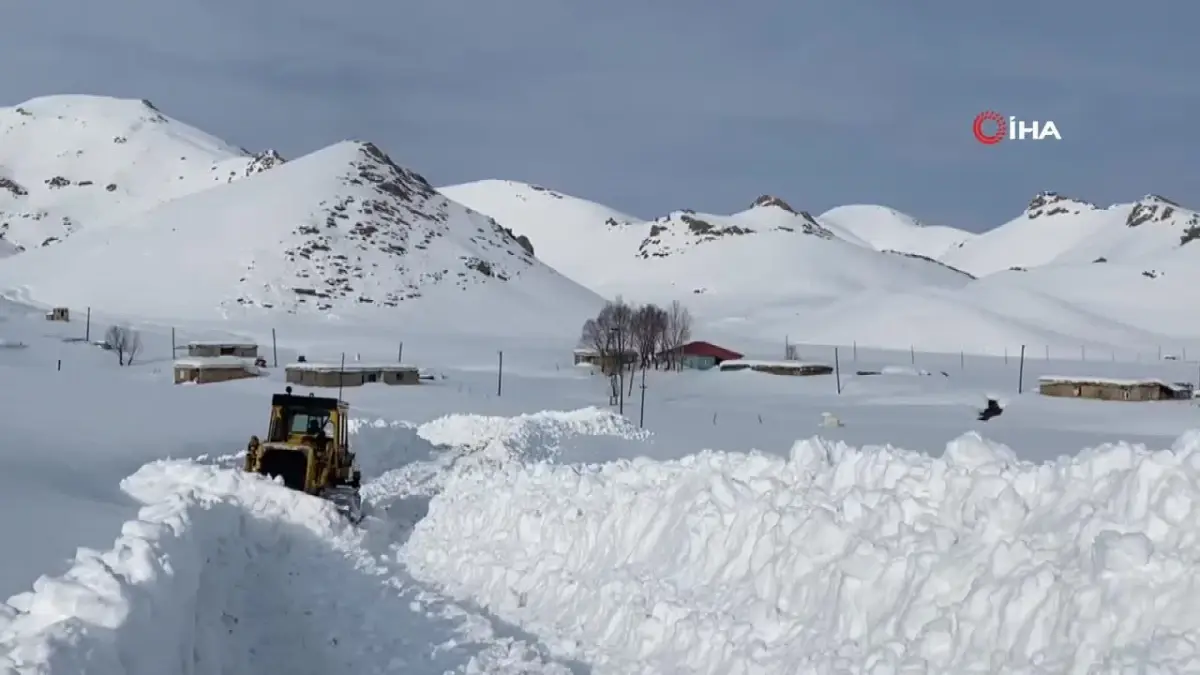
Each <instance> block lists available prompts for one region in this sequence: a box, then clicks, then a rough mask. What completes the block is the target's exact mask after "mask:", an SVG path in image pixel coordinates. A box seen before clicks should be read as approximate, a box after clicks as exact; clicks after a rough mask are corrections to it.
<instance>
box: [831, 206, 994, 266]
mask: <svg viewBox="0 0 1200 675" xmlns="http://www.w3.org/2000/svg"><path fill="white" fill-rule="evenodd" d="M817 220H818V221H820V222H821V223H822V224H823V225H825V226H826V227H830V228H833V229H837V230H840V231H842V232H845V233H847V234H849V235H852V236H853V237H855V238H856V239H858V240H859V241H862V242H865V243H866V244H867V245H869V246H871V247H872V248H875V249H878V250H880V251H900V252H902V253H912V254H915V255H921V256H925V257H928V258H940V257H941V256H942V255H943V254H945V253H946V252H947V251H949V250H950V249H951V248H954V247H957V246H958V245H959V244H962V243H964V242H967V241H970V240H971V239H972V238H974V237H975V236H976V235H975V234H974V233H973V232H967V231H966V230H960V229H958V228H955V227H947V226H945V225H926V224H924V223H922V222H920V221H919V220H917V219H916V218H913V217H912V216H909V215H906V214H903V213H900V212H899V211H897V210H895V209H891V208H888V207H886V206H877V205H874V204H849V205H846V206H838V207H834V208H832V209H830V210H828V211H826V212H825V213H822V214H821V215H820V216H817Z"/></svg>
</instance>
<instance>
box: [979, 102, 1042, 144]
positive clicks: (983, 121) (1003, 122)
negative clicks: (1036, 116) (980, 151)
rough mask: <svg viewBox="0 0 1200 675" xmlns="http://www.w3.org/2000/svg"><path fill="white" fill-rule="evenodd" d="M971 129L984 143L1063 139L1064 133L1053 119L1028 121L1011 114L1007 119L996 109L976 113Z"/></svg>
mask: <svg viewBox="0 0 1200 675" xmlns="http://www.w3.org/2000/svg"><path fill="white" fill-rule="evenodd" d="M971 131H973V132H975V140H977V141H979V142H980V143H983V144H984V145H995V144H997V143H999V142H1000V141H1002V140H1004V139H1006V138H1007V139H1008V140H1010V141H1024V140H1034V141H1043V140H1045V139H1047V138H1053V139H1054V140H1056V141H1061V140H1062V134H1060V133H1058V126H1057V125H1056V124H1054V122H1053V121H1047V122H1038V121H1037V120H1034V121H1033V122H1028V123H1026V122H1025V121H1023V120H1019V119H1017V118H1016V117H1013V116H1011V115H1010V116H1009V117H1008V119H1005V118H1004V116H1003V115H1001V114H1000V113H998V112H996V111H994V110H987V111H984V112H981V113H979V114H978V115H976V116H975V123H974V124H973V125H971Z"/></svg>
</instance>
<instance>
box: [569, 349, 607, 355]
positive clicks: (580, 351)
mask: <svg viewBox="0 0 1200 675" xmlns="http://www.w3.org/2000/svg"><path fill="white" fill-rule="evenodd" d="M572 353H574V354H580V355H582V354H599V353H600V352H599V350H597V349H596V348H595V347H577V348H576V349H575V350H574V352H572Z"/></svg>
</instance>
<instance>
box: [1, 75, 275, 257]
mask: <svg viewBox="0 0 1200 675" xmlns="http://www.w3.org/2000/svg"><path fill="white" fill-rule="evenodd" d="M282 161H283V158H281V157H280V156H279V155H278V154H276V153H275V152H273V151H269V150H268V151H266V152H263V153H260V154H257V155H251V154H250V153H248V152H246V151H245V150H242V149H240V148H235V147H233V146H231V145H229V144H227V143H225V142H224V141H221V140H219V139H217V138H214V137H212V136H210V135H208V134H206V133H204V132H202V131H199V130H198V129H195V128H193V127H191V126H188V125H186V124H184V123H182V122H179V121H177V120H174V119H171V118H169V117H167V116H165V115H163V114H162V113H161V112H159V111H158V110H157V109H156V108H155V107H154V106H153V105H152V104H151V103H150V102H149V101H137V100H130V99H116V98H108V97H104V96H82V95H63V96H47V97H43V98H36V99H33V100H30V101H26V102H24V103H21V104H19V105H16V106H13V107H10V108H0V237H3V238H4V239H7V240H8V242H10V243H11V244H12V245H14V246H16V247H20V248H25V249H29V248H35V247H38V246H49V245H52V244H55V243H58V242H60V241H63V240H64V239H66V238H67V237H69V236H71V235H72V234H73V233H75V232H77V231H79V230H81V229H83V228H86V227H89V226H92V225H95V224H98V223H101V222H103V221H113V220H119V219H121V218H124V217H127V216H130V215H132V214H135V213H139V212H142V211H145V210H147V209H150V208H153V207H154V206H157V205H159V204H162V203H164V202H166V201H168V200H170V199H173V198H175V197H179V196H183V195H186V194H191V193H193V192H197V191H199V190H203V189H206V188H209V187H212V186H214V185H220V184H224V183H228V182H231V181H234V180H237V179H239V178H244V177H246V176H249V175H253V174H255V173H258V172H260V171H263V170H265V169H269V168H271V167H272V166H275V165H277V164H279V163H281V162H282Z"/></svg>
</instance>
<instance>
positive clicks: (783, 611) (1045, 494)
mask: <svg viewBox="0 0 1200 675" xmlns="http://www.w3.org/2000/svg"><path fill="white" fill-rule="evenodd" d="M443 433H444V432H443ZM516 445H519V443H516ZM1198 449H1200V445H1197V444H1196V439H1195V438H1192V439H1190V440H1185V441H1182V442H1181V443H1180V444H1179V445H1178V446H1177V447H1176V448H1175V449H1174V450H1171V451H1162V452H1156V453H1151V452H1148V451H1146V450H1145V449H1142V448H1135V447H1131V446H1128V445H1124V444H1118V445H1114V446H1108V447H1102V448H1098V449H1096V450H1093V451H1090V452H1087V453H1084V454H1083V455H1081V456H1080V457H1076V458H1067V459H1063V460H1059V461H1056V462H1051V463H1046V464H1040V465H1038V464H1032V463H1024V462H1020V461H1018V460H1017V458H1016V456H1015V455H1014V454H1013V452H1012V451H1011V450H1010V449H1008V448H1006V447H1003V446H999V445H996V444H993V443H989V442H988V441H986V440H984V439H982V438H980V437H978V436H977V435H973V434H968V435H965V436H963V437H961V438H959V439H956V440H955V441H952V442H951V443H950V444H949V445H948V447H947V449H946V451H945V453H944V455H943V456H942V457H940V458H935V457H930V456H927V455H921V454H917V453H911V452H907V451H903V450H898V449H894V448H890V447H874V448H862V449H857V448H852V447H849V446H847V445H845V444H842V443H831V442H827V441H822V440H818V439H811V440H804V441H798V442H796V443H795V444H794V445H793V447H792V448H791V450H790V452H789V453H788V456H787V457H786V458H782V457H772V456H769V455H765V454H761V453H749V454H744V453H718V452H703V453H700V454H697V455H691V456H689V457H686V458H684V459H680V460H673V461H665V462H660V461H654V460H649V459H634V460H620V461H616V462H610V463H606V464H603V465H598V466H597V465H592V466H578V465H575V466H555V465H552V464H545V463H541V464H533V465H531V464H528V463H522V462H519V461H510V462H507V463H504V464H501V465H499V466H497V465H496V464H494V463H493V464H488V465H487V466H484V467H481V466H477V465H472V464H463V463H460V464H459V465H457V466H455V468H454V469H453V470H452V473H451V476H450V478H448V479H447V480H446V481H445V483H444V484H443V486H442V491H441V492H440V494H438V496H436V497H435V498H434V500H433V502H432V503H431V505H430V509H429V514H428V515H427V516H426V517H425V518H424V519H423V520H422V521H421V522H420V523H418V524H417V526H416V528H415V530H414V532H413V535H412V537H411V539H410V540H409V543H408V545H407V546H406V547H405V549H404V552H405V559H406V561H407V563H408V565H409V566H410V568H411V569H413V571H414V573H415V574H416V575H417V576H418V577H419V578H423V579H426V580H428V581H430V582H432V583H437V584H440V585H442V586H444V587H445V588H447V589H449V590H450V591H451V592H452V593H454V594H456V595H459V596H461V597H470V598H473V599H475V600H478V601H481V602H482V603H483V604H484V606H485V607H487V608H488V609H489V610H490V611H493V612H495V613H496V614H498V615H499V616H500V617H501V618H503V619H505V620H509V621H514V622H518V623H520V624H521V625H523V626H525V627H527V629H529V630H531V631H532V632H533V633H534V634H536V635H538V636H540V637H542V638H543V639H544V640H546V641H547V644H549V645H550V646H551V648H552V649H556V650H559V651H560V652H561V653H562V654H563V655H566V656H570V657H572V658H578V659H583V660H586V661H588V662H589V663H592V664H593V665H594V667H595V670H594V672H605V673H650V672H663V671H665V670H672V669H674V670H679V669H682V670H684V671H686V672H695V673H753V672H794V670H795V669H796V668H801V669H803V670H805V671H806V672H944V673H954V672H974V670H975V669H977V668H979V667H981V666H987V665H988V664H991V667H992V668H996V667H1001V668H1002V669H1004V670H1006V671H1010V672H1011V671H1013V670H1019V671H1020V672H1030V673H1064V672H1080V673H1082V672H1091V671H1090V670H1089V669H1090V668H1092V667H1093V666H1097V665H1100V664H1105V666H1107V668H1118V667H1122V666H1123V667H1129V666H1132V665H1134V664H1136V665H1137V666H1138V667H1139V668H1142V669H1145V668H1151V669H1153V668H1160V669H1162V672H1187V671H1188V670H1189V669H1194V668H1196V667H1200V657H1198V656H1197V654H1196V652H1195V649H1194V647H1192V646H1190V644H1189V643H1188V640H1189V639H1194V637H1195V636H1196V635H1197V631H1200V613H1197V612H1196V611H1195V610H1194V608H1193V607H1192V606H1191V604H1192V603H1190V602H1189V601H1188V600H1187V599H1186V596H1180V595H1179V594H1178V591H1177V590H1176V589H1177V586H1176V584H1177V583H1190V581H1189V580H1191V579H1192V578H1193V577H1194V571H1193V570H1191V566H1190V565H1189V564H1188V563H1187V562H1186V561H1187V560H1190V559H1192V558H1193V557H1194V556H1195V555H1196V554H1197V553H1198V551H1197V550H1196V543H1195V541H1196V540H1195V536H1194V532H1193V530H1194V527H1195V526H1194V522H1193V521H1192V520H1190V519H1192V518H1194V511H1193V509H1194V506H1193V504H1194V499H1195V497H1194V495H1195V492H1194V488H1193V487H1192V485H1193V481H1195V480H1196V478H1197V477H1198V473H1197V472H1198V470H1200V455H1197V450H1198ZM512 454H518V453H512ZM489 456H490V457H493V458H498V457H502V456H504V454H503V453H500V452H496V451H495V450H493V452H492V453H491V454H490V455H489ZM1180 528H1183V529H1184V530H1186V532H1187V533H1185V531H1181V529H1180ZM1102 598H1103V600H1102Z"/></svg>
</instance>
